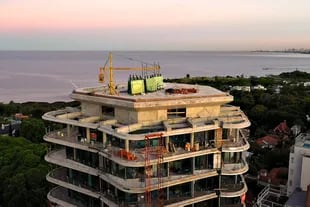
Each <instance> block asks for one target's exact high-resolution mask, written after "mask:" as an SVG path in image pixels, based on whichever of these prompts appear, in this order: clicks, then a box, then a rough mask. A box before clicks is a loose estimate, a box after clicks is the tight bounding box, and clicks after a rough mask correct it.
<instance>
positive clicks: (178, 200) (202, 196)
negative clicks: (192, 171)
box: [164, 191, 217, 207]
mask: <svg viewBox="0 0 310 207" xmlns="http://www.w3.org/2000/svg"><path fill="white" fill-rule="evenodd" d="M213 198H217V195H216V193H215V192H214V191H201V192H196V191H195V192H194V196H190V195H188V196H179V197H174V198H169V200H165V202H164V205H165V207H179V206H186V205H191V204H193V203H198V202H201V201H205V200H209V199H213Z"/></svg>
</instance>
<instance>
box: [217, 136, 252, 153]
mask: <svg viewBox="0 0 310 207" xmlns="http://www.w3.org/2000/svg"><path fill="white" fill-rule="evenodd" d="M249 148H250V144H249V142H248V141H247V139H246V138H245V137H240V139H239V140H236V139H228V140H222V152H243V151H247V150H248V149H249Z"/></svg>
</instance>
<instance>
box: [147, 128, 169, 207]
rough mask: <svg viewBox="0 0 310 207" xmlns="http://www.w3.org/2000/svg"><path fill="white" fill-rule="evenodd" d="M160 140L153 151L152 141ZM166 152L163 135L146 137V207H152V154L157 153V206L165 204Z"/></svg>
mask: <svg viewBox="0 0 310 207" xmlns="http://www.w3.org/2000/svg"><path fill="white" fill-rule="evenodd" d="M154 138H158V145H157V147H156V148H155V151H154V150H153V148H152V146H151V139H154ZM164 152H165V146H164V140H163V134H162V133H155V134H148V135H146V136H145V156H144V157H145V205H146V207H151V206H152V192H151V189H152V188H151V186H152V166H151V162H150V160H151V154H153V153H155V155H156V157H157V179H158V182H157V185H158V186H157V187H158V196H157V200H158V203H157V205H156V206H159V207H162V206H163V204H164V195H163V194H164V192H163V190H162V176H163V169H164V168H163V166H162V165H163V154H164Z"/></svg>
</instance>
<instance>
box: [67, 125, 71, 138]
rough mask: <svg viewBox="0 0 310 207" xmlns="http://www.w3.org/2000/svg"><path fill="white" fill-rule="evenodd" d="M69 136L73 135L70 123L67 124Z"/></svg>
mask: <svg viewBox="0 0 310 207" xmlns="http://www.w3.org/2000/svg"><path fill="white" fill-rule="evenodd" d="M67 136H68V137H70V136H71V127H70V124H67Z"/></svg>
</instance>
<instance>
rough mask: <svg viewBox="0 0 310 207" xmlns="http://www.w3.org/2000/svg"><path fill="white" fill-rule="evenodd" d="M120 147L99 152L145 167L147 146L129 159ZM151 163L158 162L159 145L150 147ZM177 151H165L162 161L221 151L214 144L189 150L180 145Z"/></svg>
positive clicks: (129, 165) (130, 165)
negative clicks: (124, 155) (121, 152)
mask: <svg viewBox="0 0 310 207" xmlns="http://www.w3.org/2000/svg"><path fill="white" fill-rule="evenodd" d="M120 150H123V149H122V148H119V147H113V146H111V147H107V148H105V149H103V150H102V151H100V152H99V154H100V155H102V156H104V157H107V158H109V159H112V160H113V161H114V162H116V163H118V164H120V165H123V166H128V167H143V166H145V148H141V149H135V150H134V151H131V152H130V154H132V156H133V157H134V159H132V160H128V159H126V158H123V157H121V156H120V155H119V152H120ZM149 150H150V164H151V165H154V164H157V162H158V151H159V150H160V148H158V147H150V148H149ZM175 150H176V151H175V152H163V160H162V163H166V162H172V161H176V160H182V159H186V158H192V157H196V156H200V155H206V154H213V153H219V152H220V151H219V150H218V149H217V148H215V147H214V146H208V147H204V148H202V147H200V148H199V149H198V150H197V151H187V150H185V149H184V148H181V147H178V148H176V149H175Z"/></svg>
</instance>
